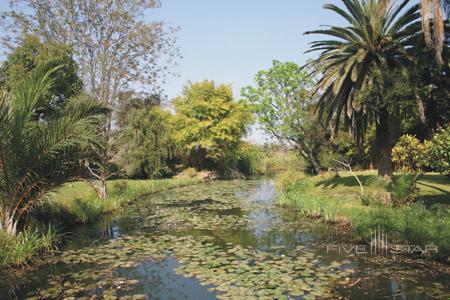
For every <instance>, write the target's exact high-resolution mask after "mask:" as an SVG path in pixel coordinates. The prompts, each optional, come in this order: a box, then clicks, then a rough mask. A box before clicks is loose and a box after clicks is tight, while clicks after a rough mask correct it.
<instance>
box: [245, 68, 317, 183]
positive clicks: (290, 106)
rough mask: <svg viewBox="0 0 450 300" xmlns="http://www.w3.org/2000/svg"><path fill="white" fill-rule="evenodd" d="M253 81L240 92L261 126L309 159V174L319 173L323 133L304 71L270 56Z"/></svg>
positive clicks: (309, 82) (309, 84)
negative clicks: (270, 64) (268, 63)
mask: <svg viewBox="0 0 450 300" xmlns="http://www.w3.org/2000/svg"><path fill="white" fill-rule="evenodd" d="M255 81H256V86H255V87H252V86H247V87H245V88H243V89H242V92H241V95H242V96H243V97H244V98H245V99H247V100H248V101H249V102H250V103H252V105H253V108H254V111H255V112H256V114H257V116H258V121H259V123H260V124H261V125H262V128H263V129H264V130H265V131H266V132H267V133H269V134H271V135H273V136H274V137H275V138H277V139H278V140H279V141H281V142H283V143H288V144H289V145H291V146H292V147H294V148H295V149H296V150H297V151H298V153H299V154H300V155H301V156H302V157H303V158H304V159H305V160H306V161H308V162H309V163H310V165H311V170H312V172H313V174H319V171H320V166H319V162H318V155H319V152H320V148H321V145H322V144H323V142H324V141H323V140H324V138H325V134H324V130H322V128H321V126H320V124H319V123H318V122H316V120H314V117H313V114H312V110H313V108H314V105H315V104H316V101H315V100H314V99H313V97H312V96H311V93H310V89H311V88H312V85H313V81H312V80H311V78H310V77H309V76H308V72H307V71H305V70H302V69H301V67H299V66H298V65H297V64H295V63H293V62H286V63H282V62H280V61H277V60H274V61H273V67H272V68H270V69H269V70H267V71H259V72H258V73H257V74H256V76H255Z"/></svg>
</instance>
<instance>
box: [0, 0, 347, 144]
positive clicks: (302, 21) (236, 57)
mask: <svg viewBox="0 0 450 300" xmlns="http://www.w3.org/2000/svg"><path fill="white" fill-rule="evenodd" d="M325 3H335V4H338V3H340V1H339V0H278V1H274V0H162V7H161V8H159V9H157V10H154V11H151V12H150V13H149V16H148V18H149V21H152V20H157V21H164V22H165V23H166V24H167V25H170V26H174V27H180V30H179V31H178V32H177V33H176V37H177V39H178V41H177V44H178V46H179V48H180V52H181V55H182V56H183V59H181V60H179V61H178V63H179V65H178V66H177V67H175V68H174V71H175V72H176V73H177V74H178V76H177V77H176V78H170V80H169V82H168V84H167V85H166V86H165V87H164V90H165V94H167V96H168V98H169V99H172V98H173V97H175V96H177V95H179V94H180V93H181V91H182V88H183V86H184V84H185V83H186V82H187V81H188V80H191V81H200V80H204V79H209V80H214V81H215V82H216V83H226V84H231V85H232V86H233V91H234V94H235V97H239V93H240V89H241V88H242V87H243V86H246V85H248V84H251V83H252V82H253V77H254V75H255V73H256V72H257V71H259V70H262V69H267V68H269V67H270V66H271V63H272V60H273V59H277V60H281V61H294V62H296V63H298V64H303V63H304V62H306V60H307V59H308V58H310V57H311V54H308V55H306V54H304V52H305V51H306V50H307V49H308V43H309V42H310V41H311V40H312V37H308V36H304V35H303V33H304V32H305V31H307V30H313V29H316V28H318V27H319V26H320V25H323V24H333V25H335V24H341V23H342V20H341V19H340V18H339V16H337V15H335V14H333V13H332V12H330V11H328V10H324V9H323V8H322V6H323V5H324V4H325ZM7 7H8V1H7V0H0V9H1V10H5V9H7ZM312 55H313V54H312ZM250 140H252V141H254V142H259V143H262V142H264V140H265V136H264V135H262V134H261V133H260V132H258V131H253V133H252V134H251V135H250Z"/></svg>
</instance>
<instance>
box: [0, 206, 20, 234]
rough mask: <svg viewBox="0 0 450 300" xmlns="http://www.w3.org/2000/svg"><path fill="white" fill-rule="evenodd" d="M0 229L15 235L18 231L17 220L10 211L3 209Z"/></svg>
mask: <svg viewBox="0 0 450 300" xmlns="http://www.w3.org/2000/svg"><path fill="white" fill-rule="evenodd" d="M0 229H1V230H3V231H4V232H6V233H7V234H9V235H13V236H14V235H16V233H17V221H15V220H14V218H13V217H12V216H11V215H10V213H9V212H8V211H3V214H2V216H1V220H0Z"/></svg>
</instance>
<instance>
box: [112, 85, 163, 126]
mask: <svg viewBox="0 0 450 300" xmlns="http://www.w3.org/2000/svg"><path fill="white" fill-rule="evenodd" d="M160 105H161V96H160V95H158V94H153V95H148V94H138V93H136V92H134V91H131V90H130V91H126V92H122V93H120V94H119V97H118V105H117V110H116V121H117V125H118V126H119V127H120V128H122V127H124V126H126V123H127V120H128V118H129V117H130V114H131V113H132V112H133V111H134V110H135V109H144V108H147V109H149V108H155V107H159V106H160Z"/></svg>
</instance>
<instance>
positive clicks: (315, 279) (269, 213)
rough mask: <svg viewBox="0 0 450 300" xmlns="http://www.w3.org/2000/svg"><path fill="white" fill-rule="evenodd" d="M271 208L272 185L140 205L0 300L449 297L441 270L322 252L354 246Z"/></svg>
mask: <svg viewBox="0 0 450 300" xmlns="http://www.w3.org/2000/svg"><path fill="white" fill-rule="evenodd" d="M275 200H276V189H275V187H274V184H273V182H272V181H270V180H254V181H224V182H221V181H219V182H213V183H205V184H201V185H198V186H193V187H192V186H191V187H183V188H179V189H176V190H172V191H166V192H162V193H160V194H157V195H151V196H148V197H143V198H142V199H140V200H138V201H136V202H134V203H133V204H132V205H130V206H129V207H128V208H126V210H125V211H124V212H123V213H122V214H120V215H118V216H116V217H112V218H109V219H107V220H103V221H102V222H98V223H96V224H90V225H85V226H80V227H78V228H76V230H75V231H74V232H73V233H72V234H71V235H70V237H69V240H68V241H67V243H65V245H64V246H63V248H62V249H61V253H60V254H59V255H57V256H55V257H49V258H48V259H47V261H46V262H45V263H43V264H42V265H40V266H39V267H37V268H35V269H34V270H32V271H30V272H26V273H25V274H20V276H14V275H12V276H3V277H2V279H1V280H2V281H1V283H0V295H1V296H0V299H15V298H19V299H25V298H30V299H46V298H50V299H83V298H84V299H93V298H94V299H95V298H98V299H100V298H102V297H103V298H104V299H117V298H121V299H146V298H147V299H199V300H200V299H216V298H233V297H234V298H235V299H244V298H245V299H247V298H248V299H250V298H253V297H256V298H267V299H271V298H286V299H294V298H295V299H316V298H319V299H320V298H344V299H449V295H450V290H449V282H450V277H449V274H448V272H442V270H441V271H437V270H436V269H435V268H432V267H431V266H430V265H429V264H428V263H426V262H425V263H414V262H412V261H411V262H409V263H404V262H401V263H400V262H386V261H385V260H384V259H382V258H380V259H378V258H376V257H361V256H357V255H356V254H355V253H354V251H350V253H345V251H341V253H338V251H327V245H328V250H330V246H329V245H343V246H344V247H346V249H350V248H351V245H354V244H360V243H361V242H358V241H357V239H355V237H354V236H352V233H351V232H348V230H346V229H345V228H343V227H340V226H332V225H326V224H321V223H319V222H317V221H314V220H310V219H305V218H302V217H299V216H298V215H297V214H296V213H295V212H294V211H292V210H289V209H284V208H279V207H276V206H275ZM342 252H344V253H342ZM374 261H375V262H376V263H374ZM294 263H295V266H293V265H294ZM271 270H276V272H275V271H274V273H273V274H268V273H270V272H271ZM277 272H278V273H277ZM280 280H281V281H280ZM280 282H282V283H283V285H280V284H279V283H280ZM298 285H301V287H300V288H298ZM230 291H231V292H230Z"/></svg>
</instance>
